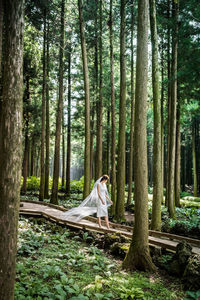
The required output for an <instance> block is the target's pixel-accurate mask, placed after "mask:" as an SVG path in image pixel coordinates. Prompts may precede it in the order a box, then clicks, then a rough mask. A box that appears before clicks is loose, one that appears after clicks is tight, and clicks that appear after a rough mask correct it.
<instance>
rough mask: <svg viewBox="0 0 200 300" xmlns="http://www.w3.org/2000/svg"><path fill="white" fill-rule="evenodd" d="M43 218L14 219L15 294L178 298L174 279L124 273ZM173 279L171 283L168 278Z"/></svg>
mask: <svg viewBox="0 0 200 300" xmlns="http://www.w3.org/2000/svg"><path fill="white" fill-rule="evenodd" d="M86 240H87V242H88V241H89V240H90V239H88V235H87V234H86V235H85V237H83V239H82V240H81V241H80V236H79V235H78V234H77V235H76V234H74V232H70V231H69V230H68V229H66V228H63V227H60V226H56V225H54V224H52V223H49V222H47V221H46V220H43V219H34V218H30V219H25V218H23V217H21V218H20V221H19V239H18V253H17V278H16V284H15V299H16V300H23V299H26V300H28V299H37V300H39V299H63V300H64V299H71V300H84V299H85V300H86V299H115V300H117V299H149V300H150V299H171V300H172V299H183V298H184V293H183V292H182V291H181V290H180V288H178V286H180V285H179V284H180V283H179V282H177V281H176V280H174V279H173V280H172V281H171V280H170V281H169V280H167V279H164V277H161V276H160V275H159V274H154V275H149V274H147V273H136V272H134V273H131V274H130V273H126V272H124V271H122V270H121V261H118V260H116V259H114V258H113V257H110V256H108V255H106V254H105V253H104V252H103V251H102V250H100V249H98V248H97V247H96V246H95V245H94V244H91V240H90V244H88V243H86ZM171 282H173V283H171Z"/></svg>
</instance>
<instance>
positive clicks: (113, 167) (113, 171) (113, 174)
mask: <svg viewBox="0 0 200 300" xmlns="http://www.w3.org/2000/svg"><path fill="white" fill-rule="evenodd" d="M112 7H113V0H110V19H109V33H110V85H111V118H112V137H111V183H112V187H111V200H112V202H113V206H112V214H114V213H115V204H116V165H115V153H116V146H115V143H116V129H115V128H116V125H115V85H114V56H113V15H112V9H113V8H112Z"/></svg>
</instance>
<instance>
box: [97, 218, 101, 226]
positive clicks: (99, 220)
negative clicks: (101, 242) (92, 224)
mask: <svg viewBox="0 0 200 300" xmlns="http://www.w3.org/2000/svg"><path fill="white" fill-rule="evenodd" d="M97 221H98V224H99V227H101V218H100V217H98V218H97Z"/></svg>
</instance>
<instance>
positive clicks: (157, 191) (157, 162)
mask: <svg viewBox="0 0 200 300" xmlns="http://www.w3.org/2000/svg"><path fill="white" fill-rule="evenodd" d="M149 4H150V27H151V44H152V86H153V104H154V105H153V113H154V142H153V204H152V220H151V228H152V229H153V230H159V231H161V202H162V199H163V185H162V140H161V138H162V128H161V99H160V86H159V67H158V35H157V21H156V3H155V0H150V1H149Z"/></svg>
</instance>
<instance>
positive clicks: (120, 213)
mask: <svg viewBox="0 0 200 300" xmlns="http://www.w3.org/2000/svg"><path fill="white" fill-rule="evenodd" d="M120 15H121V24H120V104H119V136H118V158H117V201H116V219H117V220H118V221H119V220H121V219H123V218H124V201H125V199H124V198H125V138H126V136H125V126H126V55H125V54H126V53H125V52H126V42H125V27H126V1H125V0H121V8H120Z"/></svg>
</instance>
